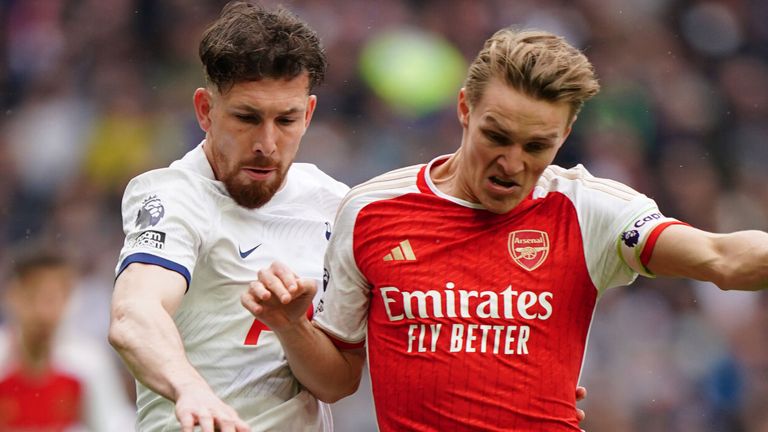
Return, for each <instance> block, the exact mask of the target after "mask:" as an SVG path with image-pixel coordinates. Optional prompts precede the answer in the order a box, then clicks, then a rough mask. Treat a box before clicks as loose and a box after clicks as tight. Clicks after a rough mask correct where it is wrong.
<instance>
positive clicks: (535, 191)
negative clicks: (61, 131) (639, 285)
mask: <svg viewBox="0 0 768 432" xmlns="http://www.w3.org/2000/svg"><path fill="white" fill-rule="evenodd" d="M598 89H599V86H598V84H597V81H596V79H595V76H594V73H593V68H592V65H591V64H590V63H589V61H588V60H587V59H586V57H585V56H584V55H583V54H581V53H580V52H579V51H578V50H576V49H575V48H573V47H571V46H570V45H568V44H567V42H565V41H564V40H563V39H562V38H560V37H557V36H555V35H552V34H549V33H546V32H536V31H516V30H512V29H504V30H501V31H499V32H497V33H496V34H495V35H494V36H493V37H491V38H490V39H489V40H488V41H487V42H486V44H485V46H484V48H483V49H482V51H481V52H480V54H479V55H478V57H477V58H476V59H475V61H474V62H473V64H472V65H471V66H470V69H469V74H468V77H467V79H466V81H465V85H464V88H463V89H462V90H461V91H460V93H459V98H458V117H459V121H460V122H461V125H462V127H463V134H462V141H461V147H460V148H459V149H458V150H457V151H456V153H454V154H451V155H446V156H443V157H438V158H436V159H434V160H432V161H431V162H429V163H428V164H426V165H419V166H414V167H408V168H403V169H400V170H396V171H392V172H390V173H387V174H384V175H382V176H379V177H377V178H375V179H373V180H371V181H369V182H366V183H364V184H362V185H360V186H358V187H356V188H353V189H352V190H351V191H350V193H349V194H348V195H347V197H346V198H345V199H344V201H343V202H342V204H341V207H340V209H339V213H338V215H337V221H336V226H335V231H334V234H333V236H332V239H331V243H330V245H329V247H328V251H327V253H326V266H327V269H328V278H327V281H328V282H327V291H326V293H325V297H324V300H323V302H322V303H321V306H320V307H319V308H318V313H317V314H316V316H315V321H314V325H313V324H312V323H311V322H310V321H309V320H307V318H306V317H305V316H304V315H303V311H304V310H306V307H307V305H308V304H309V300H310V299H311V298H312V296H313V294H314V292H315V289H316V288H315V286H314V284H313V283H312V282H311V281H308V280H305V279H301V278H299V277H298V276H297V275H295V274H293V273H292V272H291V271H290V270H289V269H288V268H286V267H285V266H283V265H282V264H279V263H276V264H273V265H272V267H270V268H269V269H267V270H262V271H261V272H259V280H258V281H256V282H254V283H252V284H251V288H250V290H249V292H248V293H247V294H246V295H244V296H243V297H242V302H243V304H244V306H245V307H246V308H248V309H249V310H250V311H251V312H252V313H253V314H254V315H255V316H256V317H257V318H259V319H261V320H262V321H264V322H265V323H266V324H267V325H269V327H270V328H271V329H272V330H273V331H274V332H275V333H276V334H277V336H278V337H279V338H280V340H281V342H282V344H283V347H284V348H285V351H286V354H287V356H288V361H289V363H290V365H291V368H292V370H293V372H294V374H295V375H296V376H297V377H298V379H299V380H300V381H301V382H302V384H304V385H305V386H306V387H307V388H309V389H310V391H312V392H313V393H315V395H317V396H318V397H319V398H320V399H323V400H328V401H332V400H336V399H338V398H340V397H343V396H345V395H347V394H350V393H352V392H354V390H355V388H356V386H357V384H358V381H359V379H360V374H361V370H362V365H363V362H364V359H365V350H364V348H363V347H364V345H365V346H366V347H367V354H368V360H369V366H370V373H371V382H372V389H373V397H374V403H375V407H376V411H377V420H378V424H379V426H380V429H381V430H382V431H410V430H414V431H442V430H450V431H460V430H467V431H475V430H515V431H578V430H579V426H578V419H577V416H576V415H575V410H574V406H575V398H574V393H573V388H574V386H576V384H577V382H578V379H579V373H580V370H581V366H582V361H583V358H584V352H585V348H586V341H587V334H588V331H589V326H590V323H591V320H592V315H593V312H594V307H595V303H596V300H597V298H598V297H599V295H600V294H601V293H603V292H604V291H605V290H606V289H608V288H611V287H615V286H621V285H627V284H629V283H631V282H632V281H633V280H634V279H635V278H636V277H637V276H638V275H643V276H648V277H653V276H655V275H660V276H672V277H688V278H694V279H698V280H706V281H712V282H715V283H716V284H717V285H718V286H719V287H721V288H723V289H744V290H757V289H762V288H766V287H768V234H767V233H764V232H760V231H744V232H736V233H731V234H712V233H708V232H704V231H700V230H697V229H695V228H693V227H691V226H688V225H686V224H684V223H681V222H679V221H676V220H674V219H670V218H666V217H664V216H663V215H662V214H661V212H660V211H659V210H658V208H657V206H656V204H655V203H654V201H653V200H651V199H650V198H648V197H646V196H645V195H643V194H640V193H638V192H636V191H634V190H632V189H631V188H629V187H627V186H624V185H622V184H620V183H617V182H613V181H610V180H604V179H598V178H595V177H593V176H591V175H590V174H589V173H588V172H587V171H586V169H584V168H583V167H581V166H577V167H575V168H572V169H563V168H560V167H557V166H554V165H551V163H552V161H553V160H554V157H555V155H556V153H557V151H558V150H559V149H560V148H561V146H562V145H563V143H564V141H565V140H566V138H567V137H568V135H569V133H570V131H571V127H572V125H573V122H574V120H575V119H576V115H577V114H578V112H579V110H580V108H581V107H582V105H583V103H584V102H585V101H586V100H588V99H589V98H590V97H592V96H593V95H594V94H596V93H597V91H598Z"/></svg>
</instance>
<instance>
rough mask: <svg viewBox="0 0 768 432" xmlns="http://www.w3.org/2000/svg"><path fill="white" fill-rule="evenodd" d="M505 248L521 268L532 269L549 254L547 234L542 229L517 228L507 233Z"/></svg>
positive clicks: (540, 263)
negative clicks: (517, 229) (507, 240)
mask: <svg viewBox="0 0 768 432" xmlns="http://www.w3.org/2000/svg"><path fill="white" fill-rule="evenodd" d="M507 249H508V250H509V254H510V255H511V256H512V259H513V260H515V262H516V263H517V264H518V265H519V266H520V267H522V268H524V269H526V270H528V271H533V270H536V269H537V268H538V267H539V266H540V265H542V264H543V263H544V261H545V260H546V259H547V255H549V236H548V235H547V233H545V232H544V231H537V230H519V231H512V232H511V233H509V242H508V243H507Z"/></svg>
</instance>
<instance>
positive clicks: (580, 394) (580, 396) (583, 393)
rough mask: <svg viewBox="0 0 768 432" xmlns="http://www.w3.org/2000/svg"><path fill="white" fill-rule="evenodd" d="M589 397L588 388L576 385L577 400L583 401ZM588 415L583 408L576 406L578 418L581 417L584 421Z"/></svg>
mask: <svg viewBox="0 0 768 432" xmlns="http://www.w3.org/2000/svg"><path fill="white" fill-rule="evenodd" d="M586 397H587V389H586V388H585V387H582V386H578V387H576V402H578V401H582V400H584V399H585V398H586ZM586 416H587V414H586V413H585V412H584V410H583V409H579V408H576V418H578V419H579V422H582V421H584V418H585V417H586Z"/></svg>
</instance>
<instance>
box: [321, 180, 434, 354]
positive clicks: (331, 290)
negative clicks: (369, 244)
mask: <svg viewBox="0 0 768 432" xmlns="http://www.w3.org/2000/svg"><path fill="white" fill-rule="evenodd" d="M420 168H421V165H414V166H409V167H405V168H401V169H398V170H394V171H391V172H388V173H386V174H382V175H380V176H378V177H375V178H373V179H371V180H369V181H367V182H365V183H363V184H361V185H358V186H356V187H354V188H352V190H350V192H349V193H348V194H347V195H346V197H345V198H344V199H343V200H342V202H341V204H340V206H339V210H338V213H337V215H336V222H335V224H334V231H333V235H332V236H331V240H330V242H329V244H328V249H327V250H326V252H325V277H324V290H325V293H324V296H323V299H322V300H321V302H320V306H319V307H318V309H317V314H316V315H315V318H314V319H315V323H316V324H317V325H318V326H319V327H320V328H321V329H323V330H324V331H325V332H326V333H327V334H329V335H330V336H332V338H333V341H334V343H335V344H336V345H337V346H339V347H341V348H358V347H362V346H363V344H364V343H365V339H366V332H367V328H368V326H367V321H368V307H369V303H370V296H371V285H370V283H369V281H368V280H367V279H366V277H365V276H364V275H363V273H362V272H361V271H360V268H359V267H358V265H357V260H356V258H355V252H354V241H355V238H354V233H355V223H356V220H357V216H358V214H359V213H360V210H361V209H363V208H364V207H365V206H366V205H368V204H370V203H372V202H374V201H378V200H382V199H388V198H393V197H395V196H398V195H403V194H406V193H413V192H418V188H417V187H416V182H415V179H416V173H417V172H418V171H419V169H420Z"/></svg>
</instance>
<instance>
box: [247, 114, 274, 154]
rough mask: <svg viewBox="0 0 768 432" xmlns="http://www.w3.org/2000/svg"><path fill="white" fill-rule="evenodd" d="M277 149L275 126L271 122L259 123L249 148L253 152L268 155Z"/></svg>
mask: <svg viewBox="0 0 768 432" xmlns="http://www.w3.org/2000/svg"><path fill="white" fill-rule="evenodd" d="M276 149H277V128H276V127H275V124H274V123H272V122H268V121H267V122H264V123H263V124H261V125H260V127H259V128H258V130H257V132H256V133H255V136H254V137H253V144H252V147H251V150H252V151H253V152H254V153H262V154H264V155H265V156H270V155H272V153H274V152H275V150H276Z"/></svg>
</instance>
